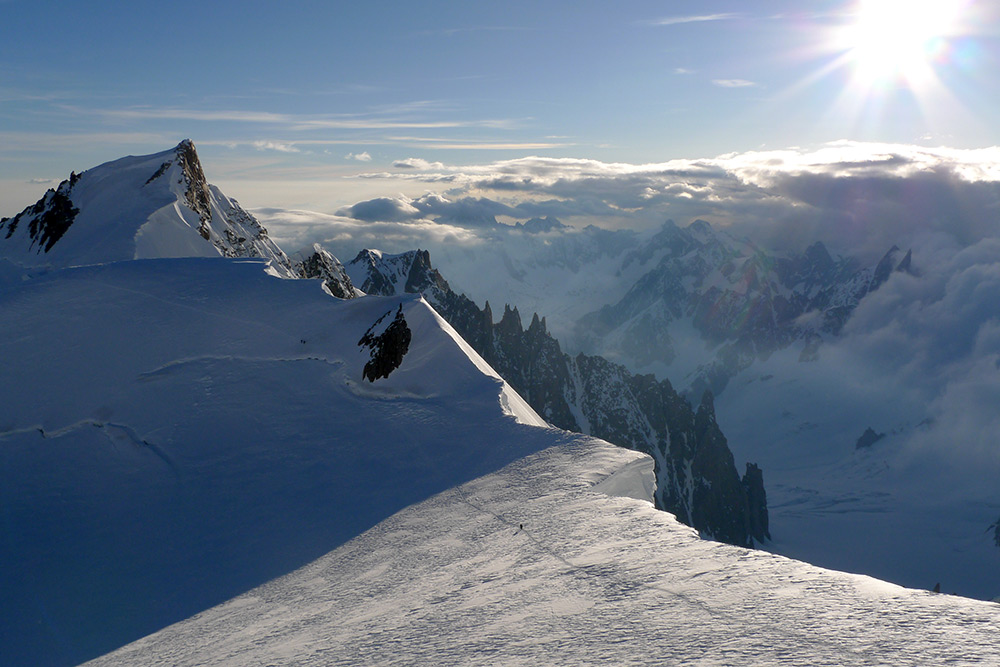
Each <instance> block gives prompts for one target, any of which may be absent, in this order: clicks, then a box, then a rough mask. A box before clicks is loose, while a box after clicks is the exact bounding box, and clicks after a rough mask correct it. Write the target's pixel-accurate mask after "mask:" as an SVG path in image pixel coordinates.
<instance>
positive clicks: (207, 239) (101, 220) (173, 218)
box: [0, 139, 292, 277]
mask: <svg viewBox="0 0 1000 667" xmlns="http://www.w3.org/2000/svg"><path fill="white" fill-rule="evenodd" d="M219 255H222V256H225V257H261V258H264V259H268V260H271V262H272V269H273V270H274V271H276V272H277V273H278V274H279V275H282V276H285V277H291V275H292V270H291V265H290V262H289V260H288V258H287V257H286V256H285V253H284V252H282V251H281V249H280V248H278V246H277V245H275V244H274V242H273V241H271V239H270V238H269V237H268V235H267V230H265V229H264V228H263V227H262V226H261V225H260V223H259V222H258V221H257V220H256V219H255V218H254V217H253V216H252V215H250V214H249V213H247V212H246V211H245V210H243V208H241V207H240V205H239V204H238V203H237V202H236V200H234V199H230V198H229V197H227V196H226V195H225V194H223V193H222V191H220V190H219V189H218V188H216V187H215V186H213V185H210V184H209V183H208V181H207V180H206V178H205V173H204V170H203V169H202V166H201V161H200V160H199V158H198V153H197V151H196V150H195V147H194V143H193V142H192V141H191V140H190V139H185V140H184V141H182V142H180V143H179V144H178V145H177V146H175V147H174V148H172V149H170V150H167V151H162V152H160V153H154V154H152V155H143V156H129V157H124V158H120V159H118V160H114V161H112V162H106V163H104V164H102V165H99V166H97V167H94V168H92V169H88V170H87V171H84V172H82V173H80V174H77V173H75V172H74V173H72V174H71V175H70V177H69V178H68V179H67V180H65V181H63V182H62V183H61V184H60V185H59V187H58V188H55V189H53V190H49V191H48V192H47V193H46V194H45V196H44V197H42V199H40V200H39V201H38V202H37V203H36V204H34V205H33V206H29V207H28V208H26V209H24V210H23V211H22V212H21V213H19V214H17V215H16V216H14V217H12V218H4V219H3V220H0V256H4V257H6V258H7V259H9V260H11V261H13V262H14V263H17V264H21V265H24V266H40V267H53V268H61V267H66V266H82V265H88V264H103V263H106V262H113V261H121V260H127V259H149V258H159V257H217V256H219Z"/></svg>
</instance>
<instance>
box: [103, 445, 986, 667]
mask: <svg viewBox="0 0 1000 667" xmlns="http://www.w3.org/2000/svg"><path fill="white" fill-rule="evenodd" d="M651 474H652V462H651V461H650V460H649V459H648V458H645V457H641V455H639V454H636V453H635V452H629V451H625V450H622V449H618V448H614V447H611V446H610V445H607V444H606V443H603V442H601V441H597V440H592V439H588V438H585V437H582V436H581V437H576V438H572V439H571V440H570V441H569V442H567V443H565V444H563V445H560V446H556V447H553V448H550V449H546V450H544V451H542V452H540V453H538V454H533V455H530V456H528V457H526V458H525V459H522V460H519V461H516V462H514V463H512V464H510V465H509V466H507V467H506V468H504V469H503V470H501V471H499V472H497V473H494V474H490V475H487V476H485V477H482V478H479V479H476V480H473V481H471V482H469V483H467V484H464V485H462V486H460V487H457V488H455V489H451V490H449V491H446V492H444V493H442V494H439V495H437V496H435V497H433V498H431V499H429V500H427V501H425V502H423V503H420V504H419V505H416V506H414V507H410V508H407V509H405V510H403V511H402V512H400V513H398V514H396V515H394V516H393V517H391V518H390V519H388V520H386V521H383V522H382V523H380V524H379V525H378V526H376V527H375V528H373V529H372V530H370V531H368V532H366V533H364V534H363V535H361V536H359V537H358V538H357V539H354V540H352V541H351V542H349V543H347V544H345V545H344V546H342V547H340V548H338V549H336V550H335V551H333V552H332V553H330V554H328V555H326V556H324V557H323V558H320V559H319V560H317V561H315V562H313V563H311V564H310V565H308V566H306V567H304V568H302V569H300V570H298V571H297V572H294V573H292V574H290V575H288V576H286V577H283V578H281V579H278V580H275V581H272V582H269V583H267V584H266V585H264V586H262V587H260V588H258V589H256V590H253V591H251V592H249V593H247V594H246V595H243V596H240V597H238V598H236V599H234V600H231V601H229V602H227V603H225V604H223V605H220V606H218V607H215V608H213V609H211V610H208V611H206V612H205V613H202V614H199V615H198V616H195V617H193V618H191V619H188V620H186V621H184V622H182V623H179V624H177V625H174V626H172V627H170V628H166V629H165V630H163V631H161V632H159V633H157V634H155V635H152V636H150V637H147V638H144V639H142V640H140V641H138V642H135V643H134V644H131V645H129V646H126V647H124V648H122V649H121V650H119V651H117V652H115V653H112V654H110V655H108V656H104V657H102V658H101V659H99V660H97V661H95V662H94V663H93V664H94V665H134V664H143V665H197V664H213V665H268V664H272V665H273V664H296V665H331V664H338V665H356V664H394V665H400V664H406V665H428V664H434V665H581V664H616V665H621V664H635V665H639V664H690V665H740V664H748V665H783V666H787V665H838V666H841V665H944V664H952V665H972V664H986V663H991V662H993V663H995V661H996V654H997V646H998V640H997V636H998V635H997V632H998V631H1000V613H998V609H1000V608H998V607H997V606H996V605H994V604H992V603H986V602H977V601H972V600H966V599H963V598H956V597H952V596H947V595H935V594H933V593H927V592H922V591H911V590H907V589H903V588H900V587H898V586H895V585H893V584H887V583H884V582H880V581H877V580H875V579H871V578H868V577H864V576H859V575H848V574H841V573H837V572H831V571H826V570H821V569H819V568H816V567H813V566H810V565H806V564H804V563H799V562H796V561H792V560H789V559H787V558H784V557H781V556H775V555H772V554H768V553H765V552H761V551H751V550H746V549H740V548H736V547H731V546H728V545H722V544H719V543H715V542H709V541H705V540H700V539H699V538H698V537H697V535H696V534H695V533H694V531H693V530H691V529H690V528H687V527H686V526H682V525H681V524H679V523H677V521H675V520H674V519H673V517H672V516H671V515H669V514H666V513H664V512H658V511H656V510H654V509H653V508H652V506H651V504H650V503H649V502H647V501H643V500H635V499H632V498H627V497H609V496H607V495H604V494H603V493H601V491H602V490H610V491H612V492H618V493H622V492H628V491H632V492H643V491H642V489H643V484H644V482H645V481H646V480H648V478H649V477H650V476H651ZM595 482H599V483H598V484H597V485H596V486H594V484H595ZM647 491H648V489H647ZM522 524H523V530H522V529H521V528H520V526H521V525H522Z"/></svg>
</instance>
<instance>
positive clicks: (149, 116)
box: [63, 106, 522, 131]
mask: <svg viewBox="0 0 1000 667" xmlns="http://www.w3.org/2000/svg"><path fill="white" fill-rule="evenodd" d="M63 108H64V109H65V110H67V111H71V112H75V113H80V114H89V115H96V116H101V117H105V118H113V119H120V120H186V121H202V122H227V123H256V124H266V125H280V126H284V127H286V128H287V129H289V130H292V131H303V130H399V129H425V130H427V129H447V128H486V129H513V128H515V127H517V126H519V125H520V123H521V122H522V120H521V119H513V118H485V119H447V120H419V119H410V118H404V117H386V116H376V115H348V116H337V115H330V116H323V115H308V114H287V113H274V112H270V111H253V110H240V109H185V108H178V107H159V108H154V107H132V108H124V109H85V108H81V107H71V106H65V107H63Z"/></svg>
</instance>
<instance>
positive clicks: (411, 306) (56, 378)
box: [0, 258, 563, 665]
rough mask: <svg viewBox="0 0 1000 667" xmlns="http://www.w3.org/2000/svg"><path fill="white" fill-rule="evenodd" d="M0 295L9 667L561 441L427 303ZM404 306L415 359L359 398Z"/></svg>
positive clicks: (280, 293) (258, 282)
mask: <svg viewBox="0 0 1000 667" xmlns="http://www.w3.org/2000/svg"><path fill="white" fill-rule="evenodd" d="M0 285H2V287H3V289H2V290H0V347H2V349H3V352H2V354H3V360H4V362H3V363H4V372H3V378H4V382H3V383H2V384H0V527H2V530H0V591H2V593H0V663H3V664H24V665H43V664H73V663H77V662H80V661H82V660H86V659H88V658H92V657H94V656H97V655H100V654H101V653H105V652H107V651H109V650H112V649H114V648H115V647H118V646H121V645H122V644H124V643H126V642H128V641H131V640H134V639H137V638H139V637H141V636H143V635H146V634H148V633H150V632H153V631H155V630H157V629H158V628H161V627H164V626H166V625H168V624H170V623H173V622H176V621H179V620H181V619H183V618H186V617H188V616H190V615H191V614H194V613H196V612H198V611H201V610H203V609H206V608H208V607H211V606H212V605H215V604H219V603H221V602H223V601H225V600H227V599H229V598H231V597H233V596H235V595H237V594H239V593H241V592H243V591H246V590H248V589H250V588H252V587H254V586H257V585H259V584H261V583H263V582H265V581H268V580H269V579H272V578H274V577H276V576H280V575H283V574H285V573H287V572H290V571H291V570H293V569H295V568H297V567H299V566H302V565H304V564H306V563H308V562H310V561H312V560H314V559H315V558H318V557H319V556H321V555H323V554H325V553H327V552H329V551H330V550H331V549H333V548H335V547H337V546H338V545H340V544H343V543H344V542H346V541H347V540H349V539H351V538H353V537H355V536H357V535H358V534H360V533H362V532H363V531H364V530H366V529H368V528H371V527H372V526H374V525H376V524H377V523H378V522H379V521H381V520H383V519H385V518H386V517H388V516H390V515H391V514H393V513H394V512H396V511H398V510H400V509H402V508H404V507H406V506H408V505H411V504H413V503H415V502H419V501H422V500H424V499H426V498H428V497H430V496H432V495H433V494H435V493H438V492H441V491H444V490H446V489H450V488H452V487H453V486H455V485H456V484H459V483H462V482H466V481H469V480H471V479H474V478H476V477H479V476H481V475H483V474H486V473H489V472H491V471H494V470H497V469H499V468H500V467H502V466H503V465H506V464H508V463H510V462H511V461H514V460H516V459H518V458H520V457H522V456H524V455H526V454H529V453H532V452H535V451H538V450H540V449H543V448H545V447H548V446H551V445H552V444H553V442H555V441H557V440H558V439H559V438H561V437H563V436H562V434H561V432H557V431H554V430H552V429H547V428H534V427H530V426H528V425H527V424H535V425H540V424H543V423H544V422H542V420H541V419H540V418H538V416H537V415H535V414H534V413H533V412H532V411H531V410H530V408H528V407H527V406H526V405H525V404H524V403H523V401H521V400H520V399H519V397H518V396H517V395H516V393H514V392H513V391H511V390H510V389H509V388H507V387H506V385H505V384H504V383H503V382H502V380H500V379H499V378H497V377H496V376H495V375H494V374H493V373H492V371H490V369H489V367H488V366H487V365H486V364H485V363H483V362H482V360H481V359H479V358H478V357H477V356H476V355H475V353H473V352H471V350H469V349H468V348H467V347H466V346H464V343H461V342H459V343H458V344H456V342H457V341H456V335H455V334H454V332H453V330H451V328H450V327H449V326H448V325H447V324H445V323H444V322H443V321H442V320H441V319H440V318H439V317H438V316H437V314H436V313H434V311H433V310H431V309H430V308H429V307H428V306H427V304H426V302H424V301H422V300H421V299H420V298H419V297H414V296H406V297H398V298H378V297H370V298H365V299H354V300H350V301H341V300H338V299H334V298H331V297H330V296H328V295H327V294H325V293H324V292H323V290H322V288H321V284H320V281H310V280H281V279H278V278H274V277H272V276H270V275H267V274H266V273H265V262H263V261H261V260H233V259H224V258H216V259H198V258H188V259H160V260H141V261H128V262H121V263H115V264H106V265H99V266H91V267H83V268H75V269H66V270H63V271H57V272H51V273H47V274H42V275H37V276H34V277H31V276H28V275H23V276H22V272H21V271H20V270H18V269H16V268H15V267H13V266H12V265H10V264H6V263H4V264H3V268H2V270H0ZM400 304H402V312H403V314H404V316H405V319H406V322H407V325H408V327H409V328H410V330H411V332H412V342H411V344H410V349H409V352H408V353H407V354H406V356H405V357H404V359H403V362H402V365H401V366H400V367H399V368H398V369H397V370H396V371H395V372H394V373H393V374H392V375H391V376H390V377H389V378H387V379H384V380H379V381H378V382H376V383H374V384H372V383H369V382H366V381H363V380H362V367H363V365H364V363H365V362H366V361H367V360H368V352H367V350H364V349H362V348H360V347H358V345H357V342H358V340H359V339H360V338H361V337H362V335H363V334H364V333H365V331H366V330H367V329H368V328H369V327H370V326H371V325H372V324H373V323H374V322H375V321H376V320H377V319H378V318H379V317H381V316H382V315H383V314H385V313H386V312H389V311H392V312H393V313H394V312H395V311H396V310H397V308H398V306H399V305H400Z"/></svg>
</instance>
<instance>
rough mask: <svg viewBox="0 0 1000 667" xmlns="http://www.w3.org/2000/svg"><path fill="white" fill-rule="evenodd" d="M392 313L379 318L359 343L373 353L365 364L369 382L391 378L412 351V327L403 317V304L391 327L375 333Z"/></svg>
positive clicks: (365, 373) (388, 312)
mask: <svg viewBox="0 0 1000 667" xmlns="http://www.w3.org/2000/svg"><path fill="white" fill-rule="evenodd" d="M391 313H392V311H391V310H389V311H387V312H386V314H385V315H383V316H382V317H380V318H378V320H376V321H375V324H373V325H372V326H371V327H370V328H369V329H368V331H366V332H365V335H364V336H362V337H361V340H359V341H358V346H359V347H367V348H368V349H369V350H370V351H371V358H370V359H369V361H368V363H366V364H365V368H364V371H363V373H362V375H363V376H364V378H365V379H367V380H368V381H369V382H374V381H375V380H377V379H379V378H387V377H389V375H390V374H391V373H392V372H393V371H394V370H396V369H397V368H399V365H400V364H402V363H403V357H404V356H406V353H407V352H408V351H409V349H410V338H411V336H412V334H411V332H410V327H409V326H407V324H406V318H405V317H403V304H399V309H398V310H397V311H396V316H395V317H394V318H393V319H392V321H391V322H390V323H389V326H387V327H386V328H385V329H383V330H382V332H381V333H375V332H376V331H378V329H379V326H380V325H381V324H382V322H383V321H384V320H385V318H387V317H389V315H390V314H391Z"/></svg>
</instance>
